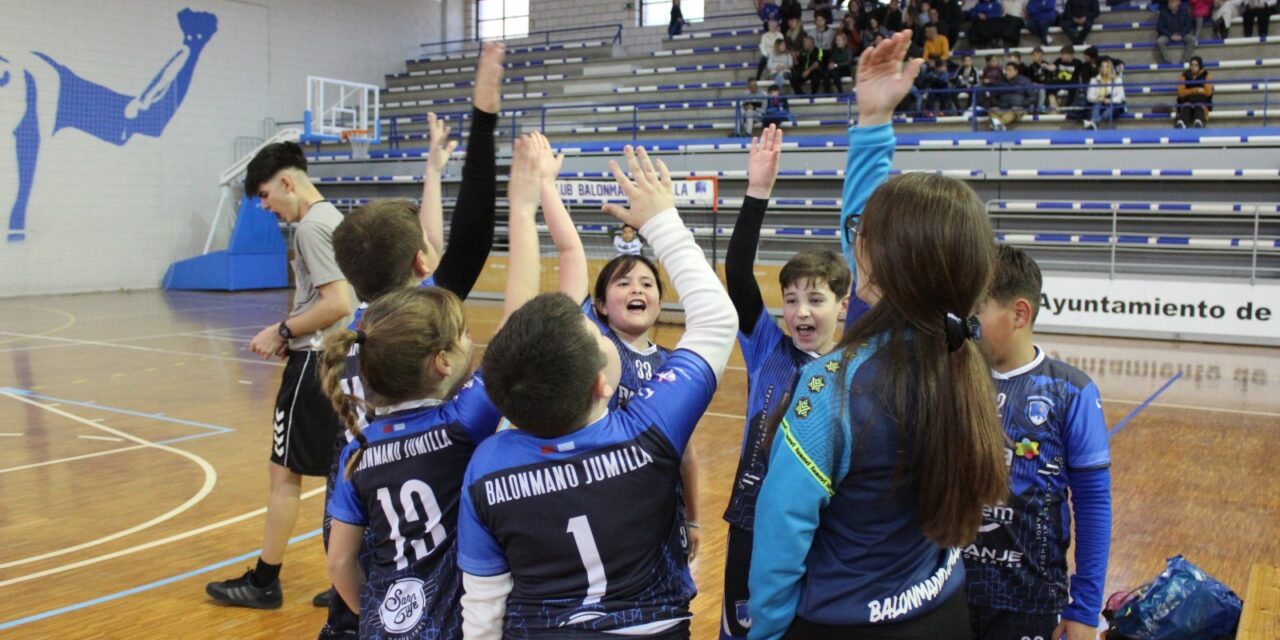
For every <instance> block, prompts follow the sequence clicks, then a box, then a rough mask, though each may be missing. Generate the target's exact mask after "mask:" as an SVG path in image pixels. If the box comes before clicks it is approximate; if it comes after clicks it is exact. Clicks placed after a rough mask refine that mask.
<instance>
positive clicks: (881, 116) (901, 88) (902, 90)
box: [856, 30, 924, 127]
mask: <svg viewBox="0 0 1280 640" xmlns="http://www.w3.org/2000/svg"><path fill="white" fill-rule="evenodd" d="M910 46H911V31H910V30H907V31H902V32H899V33H895V34H894V35H893V37H892V38H890V39H888V40H885V41H884V42H882V43H880V45H879V46H876V47H871V48H868V49H867V50H866V51H863V52H862V57H861V58H859V60H858V83H857V88H856V91H857V98H858V114H859V115H858V124H859V126H864V127H865V126H872V125H877V124H884V123H886V122H889V120H890V119H892V117H893V110H894V108H895V107H897V106H898V103H899V102H902V99H903V98H905V97H906V95H907V94H908V93H910V92H911V86H912V85H913V84H914V83H915V79H916V75H917V74H919V73H920V66H921V65H922V64H924V61H923V60H921V59H920V58H915V59H913V60H910V61H908V62H907V63H906V65H905V66H904V65H903V59H905V58H906V56H907V49H908V48H909V47H910Z"/></svg>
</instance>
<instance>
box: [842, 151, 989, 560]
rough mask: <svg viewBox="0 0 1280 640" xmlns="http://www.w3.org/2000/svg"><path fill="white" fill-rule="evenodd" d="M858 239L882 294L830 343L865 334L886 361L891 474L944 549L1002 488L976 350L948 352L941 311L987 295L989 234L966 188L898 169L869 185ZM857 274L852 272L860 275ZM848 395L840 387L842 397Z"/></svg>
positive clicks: (966, 310)
mask: <svg viewBox="0 0 1280 640" xmlns="http://www.w3.org/2000/svg"><path fill="white" fill-rule="evenodd" d="M858 239H859V241H860V244H861V249H862V252H863V255H864V256H865V260H866V263H867V266H868V267H869V270H870V272H871V274H870V277H871V283H872V284H874V285H875V286H877V287H878V288H879V289H880V291H881V292H882V297H881V299H880V301H879V302H878V303H877V304H876V305H875V306H874V307H872V308H871V310H870V311H868V312H867V313H866V315H864V316H863V317H862V318H861V319H860V320H859V321H858V323H857V324H855V325H854V326H853V328H852V329H851V330H850V331H848V332H846V333H845V335H844V337H843V338H842V339H841V341H840V347H841V348H844V349H845V356H844V357H845V358H846V359H847V358H851V357H852V356H853V353H854V351H855V349H853V348H851V347H854V346H856V345H860V344H862V343H864V342H866V341H868V340H869V339H871V338H873V337H878V339H879V340H881V341H882V342H880V344H879V346H878V352H880V353H883V354H885V355H886V357H887V363H888V364H887V369H888V375H886V376H882V377H881V382H880V383H879V386H880V388H879V389H877V390H876V392H877V394H878V395H879V397H881V398H883V399H884V402H885V403H886V405H887V406H886V409H887V410H889V411H890V412H891V413H892V414H893V415H895V416H896V420H897V423H898V430H899V433H900V434H901V435H902V438H903V441H902V450H903V452H904V455H903V459H902V460H901V463H900V469H901V470H902V472H903V477H902V478H901V481H905V482H907V483H909V486H910V487H911V489H912V490H913V492H914V493H915V494H916V510H917V516H918V518H919V520H920V524H921V526H922V528H923V529H924V533H925V535H926V536H928V537H929V538H930V539H931V540H933V541H934V542H936V543H937V544H939V545H941V546H945V547H954V546H959V545H961V544H964V543H966V542H968V541H970V540H972V539H973V538H974V536H976V535H977V531H978V527H979V526H980V525H981V524H982V507H983V505H987V504H994V503H995V502H997V501H999V500H1003V499H1005V498H1006V497H1007V494H1008V483H1009V480H1008V475H1007V471H1006V469H1005V464H1004V451H1003V449H1004V432H1003V431H1002V430H1001V428H1000V425H999V423H998V422H997V419H996V408H995V390H994V387H993V386H992V383H991V376H990V372H989V370H988V367H987V364H986V361H985V360H984V358H983V356H982V354H981V352H980V351H979V349H978V346H977V345H976V344H974V343H973V341H971V340H963V342H962V344H961V345H960V347H959V348H958V349H957V350H956V351H954V352H953V351H950V350H949V349H948V346H947V338H946V328H945V326H946V316H947V314H948V313H950V314H953V315H955V316H958V317H960V318H967V317H969V316H970V314H972V313H973V312H974V310H975V309H976V307H977V305H978V303H979V302H980V301H981V300H982V299H983V297H984V296H985V295H986V293H987V285H988V283H989V282H990V280H991V273H992V268H993V267H992V265H993V262H994V258H995V240H994V234H993V233H992V229H991V222H990V220H988V218H987V214H986V210H985V208H984V207H983V205H982V202H981V201H980V200H979V199H978V196H977V194H976V193H974V192H973V189H970V188H969V187H968V186H967V185H965V184H964V183H962V182H959V181H958V180H953V179H951V178H944V177H940V176H935V175H932V174H908V175H904V176H900V177H897V178H894V179H892V180H889V181H888V182H886V183H885V184H884V185H882V186H881V187H880V188H878V189H876V191H875V193H873V194H872V196H871V199H870V200H869V201H868V202H867V206H866V208H865V209H864V211H863V213H862V218H861V220H860V223H859V227H858ZM860 277H861V276H860ZM846 397H847V394H846Z"/></svg>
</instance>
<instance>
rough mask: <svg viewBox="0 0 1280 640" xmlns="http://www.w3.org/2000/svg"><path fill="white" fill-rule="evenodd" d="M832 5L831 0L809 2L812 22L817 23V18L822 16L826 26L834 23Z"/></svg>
mask: <svg viewBox="0 0 1280 640" xmlns="http://www.w3.org/2000/svg"><path fill="white" fill-rule="evenodd" d="M834 4H835V3H833V2H832V1H831V0H813V1H812V2H810V3H809V8H810V9H813V19H814V22H817V20H818V16H822V18H823V19H824V20H826V21H827V24H831V23H832V22H835V21H836V15H835V13H833V11H832V9H833V7H834ZM824 48H825V47H824Z"/></svg>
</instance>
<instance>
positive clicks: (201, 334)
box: [0, 324, 261, 353]
mask: <svg viewBox="0 0 1280 640" xmlns="http://www.w3.org/2000/svg"><path fill="white" fill-rule="evenodd" d="M260 328H261V326H260V325H256V324H249V325H243V326H239V327H218V328H216V329H205V330H203V331H190V330H188V331H175V332H173V333H155V334H150V335H145V336H129V337H127V338H108V339H106V340H97V341H95V342H103V343H116V342H135V341H138V340H154V339H156V338H175V337H188V338H190V337H198V338H239V336H232V335H218V334H215V333H214V332H215V331H240V330H243V329H260ZM23 339H24V338H17V339H16V340H23ZM29 339H31V340H51V339H52V338H49V337H48V336H47V334H40V335H38V336H35V337H32V338H29ZM252 339H253V336H248V337H245V338H244V339H243V341H244V342H245V343H248V342H249V341H250V340H252ZM0 344H5V343H4V342H0ZM74 346H77V344H76V343H64V344H42V345H32V346H29V347H11V348H9V349H0V353H14V352H18V351H39V350H42V349H67V348H69V347H74Z"/></svg>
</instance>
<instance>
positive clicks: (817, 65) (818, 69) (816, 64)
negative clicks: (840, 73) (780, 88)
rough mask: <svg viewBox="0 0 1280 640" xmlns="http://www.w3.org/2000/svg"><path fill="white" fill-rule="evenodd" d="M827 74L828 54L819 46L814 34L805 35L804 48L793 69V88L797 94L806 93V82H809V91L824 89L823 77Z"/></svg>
mask: <svg viewBox="0 0 1280 640" xmlns="http://www.w3.org/2000/svg"><path fill="white" fill-rule="evenodd" d="M826 75H827V70H826V54H825V52H823V51H822V49H819V48H818V45H817V43H815V42H814V40H813V36H805V39H804V48H803V49H801V51H800V57H799V58H798V59H797V60H796V66H795V67H793V68H792V69H791V90H792V91H793V92H795V93H796V94H797V95H798V94H801V93H804V83H805V82H806V81H808V83H809V93H818V92H820V91H822V82H823V78H825V77H826Z"/></svg>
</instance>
